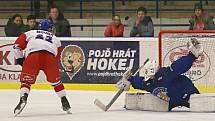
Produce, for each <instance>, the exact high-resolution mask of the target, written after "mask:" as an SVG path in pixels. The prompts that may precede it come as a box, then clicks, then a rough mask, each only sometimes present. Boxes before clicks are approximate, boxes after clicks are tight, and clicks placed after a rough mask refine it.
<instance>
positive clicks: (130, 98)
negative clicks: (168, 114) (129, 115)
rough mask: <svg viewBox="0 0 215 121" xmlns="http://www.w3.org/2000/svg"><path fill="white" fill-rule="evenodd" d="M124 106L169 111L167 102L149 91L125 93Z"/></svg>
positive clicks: (132, 108) (144, 109)
mask: <svg viewBox="0 0 215 121" xmlns="http://www.w3.org/2000/svg"><path fill="white" fill-rule="evenodd" d="M125 108H126V109H128V110H143V111H169V102H167V101H164V100H162V99H160V98H158V97H156V96H154V95H152V94H150V93H126V97H125Z"/></svg>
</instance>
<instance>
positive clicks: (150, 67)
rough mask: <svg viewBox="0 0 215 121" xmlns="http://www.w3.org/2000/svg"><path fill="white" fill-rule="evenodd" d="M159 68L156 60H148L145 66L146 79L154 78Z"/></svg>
mask: <svg viewBox="0 0 215 121" xmlns="http://www.w3.org/2000/svg"><path fill="white" fill-rule="evenodd" d="M158 69H159V65H158V63H157V62H156V61H155V60H152V61H148V62H147V63H146V64H145V66H144V67H143V75H144V78H145V81H147V80H149V79H152V78H154V75H155V74H156V72H157V71H158Z"/></svg>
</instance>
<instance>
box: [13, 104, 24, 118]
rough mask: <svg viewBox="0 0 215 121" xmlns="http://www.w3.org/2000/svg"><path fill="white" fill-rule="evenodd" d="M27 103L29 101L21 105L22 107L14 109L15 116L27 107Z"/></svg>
mask: <svg viewBox="0 0 215 121" xmlns="http://www.w3.org/2000/svg"><path fill="white" fill-rule="evenodd" d="M26 104H27V103H24V105H23V106H22V105H21V109H20V110H15V111H14V117H16V116H18V115H19V114H20V113H21V112H22V110H23V109H24V108H25V106H26Z"/></svg>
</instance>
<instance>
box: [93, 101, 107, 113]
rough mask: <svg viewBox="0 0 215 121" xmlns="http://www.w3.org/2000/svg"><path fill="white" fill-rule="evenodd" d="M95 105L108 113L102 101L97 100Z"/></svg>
mask: <svg viewBox="0 0 215 121" xmlns="http://www.w3.org/2000/svg"><path fill="white" fill-rule="evenodd" d="M94 104H95V105H96V106H98V107H99V108H100V109H102V110H103V111H107V108H106V106H105V105H104V104H103V103H102V102H101V101H100V100H98V99H95V101H94Z"/></svg>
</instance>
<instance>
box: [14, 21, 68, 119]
mask: <svg viewBox="0 0 215 121" xmlns="http://www.w3.org/2000/svg"><path fill="white" fill-rule="evenodd" d="M53 27H54V24H53V22H52V21H50V20H48V19H44V20H41V21H40V23H39V27H38V30H31V31H28V32H26V33H24V34H21V35H20V36H19V38H18V39H17V40H16V41H15V45H14V54H15V58H16V61H17V64H19V65H21V66H22V72H21V76H20V82H21V87H20V102H19V104H18V105H17V106H16V107H15V109H14V114H15V116H17V115H18V114H20V113H21V112H22V110H23V109H24V107H25V105H26V103H27V98H28V95H29V92H30V88H31V85H32V84H34V83H35V81H36V77H37V75H38V73H39V71H40V70H42V71H43V72H44V73H45V75H46V77H47V81H48V82H49V83H50V84H51V85H52V86H53V87H54V90H55V92H56V94H57V95H58V96H59V97H60V99H61V103H62V108H63V110H64V111H66V112H67V113H70V109H71V107H70V104H69V102H68V100H67V98H66V92H65V90H64V85H63V83H62V82H61V80H60V72H59V67H58V60H59V57H60V53H61V42H60V40H58V39H57V38H56V36H55V35H54V34H53V33H52V32H53V30H54V29H53ZM24 50H25V55H24V54H23V51H24Z"/></svg>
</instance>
